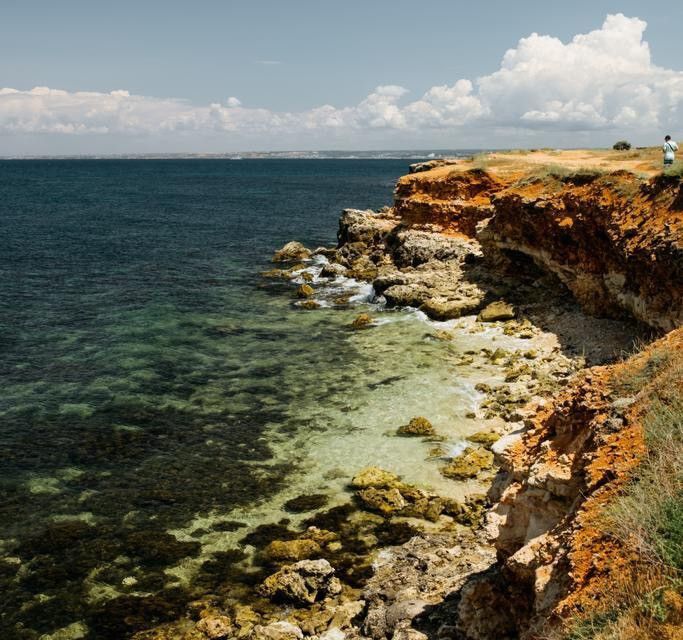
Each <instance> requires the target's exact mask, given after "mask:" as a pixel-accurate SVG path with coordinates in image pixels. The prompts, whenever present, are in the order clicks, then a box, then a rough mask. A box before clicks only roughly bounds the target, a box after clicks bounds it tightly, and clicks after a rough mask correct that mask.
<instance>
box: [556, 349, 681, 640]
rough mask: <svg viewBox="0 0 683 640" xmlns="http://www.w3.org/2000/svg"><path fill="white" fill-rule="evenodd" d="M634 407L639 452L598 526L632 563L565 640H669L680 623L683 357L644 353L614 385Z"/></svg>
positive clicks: (675, 351) (664, 352)
mask: <svg viewBox="0 0 683 640" xmlns="http://www.w3.org/2000/svg"><path fill="white" fill-rule="evenodd" d="M615 391H616V392H617V393H618V394H619V395H620V396H622V397H625V398H628V399H629V400H630V399H633V400H634V406H635V407H638V409H637V410H636V412H635V414H634V418H635V419H638V420H640V422H641V424H642V426H643V431H644V436H645V441H646V445H647V452H646V454H645V456H644V458H643V460H642V462H641V464H640V465H639V466H638V467H637V469H636V470H635V472H634V474H633V479H632V481H631V482H630V483H629V484H628V485H627V487H626V489H625V491H624V492H623V494H622V495H620V496H619V497H618V498H617V499H616V500H615V501H614V502H613V503H612V505H611V506H610V508H609V509H608V512H607V514H606V517H605V519H604V521H603V522H602V523H601V526H603V527H604V529H605V532H606V533H608V534H611V535H613V536H615V537H616V538H618V539H619V540H621V542H622V543H623V545H624V549H625V552H626V553H632V554H633V557H634V559H635V562H634V563H633V566H632V569H633V571H632V574H630V575H628V576H623V579H622V580H619V581H617V582H615V584H614V585H612V589H611V591H610V593H609V595H607V594H605V599H604V600H603V602H601V603H600V606H599V609H598V610H597V611H594V612H592V613H590V614H587V615H585V616H583V617H578V618H575V619H574V620H573V621H571V622H570V625H569V629H570V631H569V632H568V634H567V635H566V636H565V637H566V638H567V640H588V639H589V638H590V639H600V640H637V639H640V638H642V639H650V638H653V639H654V638H676V637H680V636H677V635H676V633H680V629H681V625H682V624H683V467H682V466H681V460H683V393H682V391H683V353H681V350H680V348H678V349H675V348H674V349H671V345H668V344H665V345H663V346H661V347H659V348H658V349H655V350H652V351H649V352H648V351H647V350H646V356H644V357H642V358H638V359H637V360H636V362H635V364H634V366H633V367H632V368H630V369H627V370H626V372H625V373H623V374H621V375H620V376H619V378H618V379H617V380H616V381H615Z"/></svg>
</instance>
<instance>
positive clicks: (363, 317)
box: [351, 313, 375, 329]
mask: <svg viewBox="0 0 683 640" xmlns="http://www.w3.org/2000/svg"><path fill="white" fill-rule="evenodd" d="M374 321H375V319H374V318H373V317H372V316H371V315H369V314H367V313H361V314H359V315H358V316H356V318H355V320H354V321H353V322H352V323H351V328H353V329H367V328H368V327H371V326H372V323H373V322H374Z"/></svg>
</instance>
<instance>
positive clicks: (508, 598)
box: [458, 329, 683, 640]
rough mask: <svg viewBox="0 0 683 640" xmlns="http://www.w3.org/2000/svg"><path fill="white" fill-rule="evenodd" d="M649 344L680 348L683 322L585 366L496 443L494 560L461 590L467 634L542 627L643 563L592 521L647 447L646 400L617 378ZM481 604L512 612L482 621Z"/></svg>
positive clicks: (490, 519) (592, 602) (535, 632)
mask: <svg viewBox="0 0 683 640" xmlns="http://www.w3.org/2000/svg"><path fill="white" fill-rule="evenodd" d="M652 350H659V351H660V352H667V353H677V354H678V357H681V356H680V354H681V353H682V352H683V329H679V330H677V331H674V332H671V333H670V334H669V335H667V336H666V337H665V338H663V339H662V340H660V341H659V342H657V343H654V344H653V345H652V346H650V347H648V348H646V350H645V352H644V353H641V354H638V355H637V356H634V358H633V359H632V360H631V361H627V362H625V363H623V364H618V365H612V366H606V367H595V368H592V369H588V370H586V371H585V372H584V373H582V374H580V375H579V376H577V378H576V379H575V380H574V382H573V383H572V385H571V386H570V387H569V388H568V389H567V390H566V391H565V392H564V393H562V394H561V395H560V396H559V397H557V399H556V400H555V401H554V402H552V403H549V404H548V405H547V406H539V407H538V408H537V411H536V414H535V415H534V416H533V417H532V418H531V419H529V420H528V421H527V423H526V427H525V429H524V431H522V432H516V433H512V434H509V435H508V436H505V437H504V438H503V439H501V440H499V441H498V442H497V443H496V444H494V445H493V450H494V454H495V456H496V460H497V462H498V463H499V464H500V465H501V470H500V472H499V474H498V477H497V479H496V482H495V483H494V485H493V487H492V489H491V491H490V493H489V497H490V499H492V500H493V501H495V504H494V506H493V507H492V508H491V509H490V510H489V512H488V514H487V516H486V530H487V534H488V536H489V537H490V539H491V540H492V541H493V543H494V546H495V548H496V552H497V557H498V565H497V569H496V570H495V571H492V572H489V574H488V575H486V576H481V577H479V578H478V579H477V580H476V581H473V582H472V583H471V584H469V585H468V586H467V587H466V588H465V589H464V590H463V592H462V597H461V600H460V604H459V612H458V616H459V625H460V630H461V632H462V633H463V634H464V636H465V637H467V638H468V639H472V640H488V639H489V638H494V637H495V638H498V637H506V634H511V635H512V637H519V638H523V639H524V638H529V639H531V638H538V637H546V635H547V633H548V632H549V630H550V629H552V628H553V626H555V625H556V624H557V623H559V622H560V621H561V620H562V619H564V618H566V616H567V615H570V614H572V613H575V612H577V611H587V610H588V611H590V609H591V608H592V607H595V606H596V605H597V604H598V603H599V601H600V599H601V598H602V597H603V596H604V595H605V594H606V593H607V592H608V591H609V590H610V589H611V587H612V586H613V585H614V584H616V583H618V582H619V580H620V577H621V576H623V575H628V572H629V571H630V570H632V568H633V567H635V566H638V564H639V560H638V558H637V557H634V555H633V551H632V550H631V551H629V550H628V549H626V548H625V547H623V546H622V545H621V544H620V543H619V542H618V541H617V540H616V539H615V538H613V537H611V536H608V535H607V534H606V533H604V530H603V529H601V527H599V526H596V525H597V524H598V523H599V522H600V519H601V518H602V517H603V514H604V512H605V507H606V505H608V504H609V503H610V501H611V500H613V499H614V498H615V496H617V495H618V494H619V491H620V490H621V488H622V487H624V486H625V484H626V483H627V482H628V481H629V480H630V478H631V473H632V471H633V469H634V468H635V467H636V466H637V464H638V463H639V461H640V459H641V457H642V455H643V453H644V451H645V442H644V436H643V428H642V424H641V423H640V421H639V418H638V416H639V412H640V411H641V410H642V408H643V403H644V402H646V400H644V398H643V396H642V394H641V395H635V396H631V395H628V394H629V393H632V392H633V391H637V390H630V389H629V390H627V391H624V390H623V389H621V388H620V385H619V384H618V383H617V382H615V381H618V380H620V379H622V378H623V377H624V376H625V375H626V376H627V375H628V373H627V372H628V371H630V370H631V369H632V368H633V367H634V366H635V365H634V363H637V362H638V361H639V360H643V359H645V358H647V357H648V352H650V351H652ZM625 372H626V373H625ZM647 382H648V380H645V382H644V383H643V384H645V383H647ZM624 394H627V395H624ZM482 609H486V610H490V611H492V612H495V611H504V612H506V614H505V616H502V617H496V616H493V617H491V618H489V619H488V620H487V621H486V625H484V627H482V624H481V620H480V619H479V618H478V617H477V616H476V615H475V612H478V611H481V610H482ZM644 637H645V636H644Z"/></svg>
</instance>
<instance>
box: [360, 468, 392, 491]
mask: <svg viewBox="0 0 683 640" xmlns="http://www.w3.org/2000/svg"><path fill="white" fill-rule="evenodd" d="M398 484H400V480H399V477H398V476H397V475H396V474H395V473H391V472H390V471H385V470H384V469H380V468H379V467H365V469H361V470H360V471H359V472H358V473H357V474H356V475H355V476H354V477H353V480H351V486H352V487H353V488H354V489H365V488H367V487H380V488H381V487H395V486H397V485H398Z"/></svg>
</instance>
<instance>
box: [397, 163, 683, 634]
mask: <svg viewBox="0 0 683 640" xmlns="http://www.w3.org/2000/svg"><path fill="white" fill-rule="evenodd" d="M463 164H464V166H462V167H460V168H457V169H456V168H455V167H452V166H446V167H438V168H435V169H432V170H429V171H426V172H420V173H415V174H412V175H408V176H405V177H404V178H402V179H401V180H400V181H399V183H398V185H397V189H396V200H395V209H394V211H395V214H396V215H397V216H398V217H399V218H400V219H401V225H405V226H410V227H413V228H423V229H429V230H430V231H431V232H438V233H443V234H448V235H452V236H464V237H467V238H473V239H476V240H477V241H478V242H479V244H480V248H481V251H482V255H483V259H484V260H485V261H486V262H487V263H488V264H489V265H494V266H495V267H497V268H499V269H500V270H501V272H502V273H505V272H507V273H508V274H512V273H517V274H519V273H523V272H524V270H525V269H527V268H528V266H529V262H531V263H533V265H534V266H535V267H538V268H539V269H541V270H542V271H544V272H546V273H548V274H552V275H553V276H555V277H556V278H557V279H558V280H559V282H561V283H562V284H563V285H564V286H565V287H566V288H567V290H568V291H569V292H570V293H571V295H572V296H573V297H574V298H575V299H576V300H577V301H578V302H579V303H580V304H581V306H582V307H583V308H584V309H585V310H586V312H588V313H590V314H594V315H601V316H609V317H624V316H631V317H633V318H635V319H636V320H638V321H640V322H642V323H644V324H647V325H649V326H650V327H652V328H654V329H655V330H657V331H659V332H665V331H668V332H670V333H668V335H666V336H664V337H663V338H661V339H660V340H659V341H656V342H654V343H653V344H651V345H649V346H647V347H644V348H643V349H642V350H641V352H640V353H639V354H637V355H635V356H633V357H632V358H630V359H629V360H627V361H625V362H623V363H620V364H615V365H611V366H606V367H593V368H589V369H586V370H585V371H583V372H581V373H580V374H578V375H577V376H576V377H575V378H574V380H573V381H572V382H571V384H570V385H569V386H568V388H567V389H566V390H565V391H564V392H563V393H562V394H560V395H559V396H558V397H556V398H554V399H553V400H552V401H551V402H543V401H541V402H538V403H536V405H535V406H533V404H532V405H531V406H529V407H527V410H530V411H531V412H532V414H533V415H532V417H530V418H528V419H527V420H525V425H524V428H522V429H518V430H516V431H514V432H512V433H510V434H509V435H508V436H506V437H505V438H503V439H502V440H501V441H499V442H498V443H496V444H495V445H494V451H495V454H496V460H497V462H498V464H499V465H500V472H499V474H498V477H497V479H496V481H495V483H494V486H493V487H492V489H491V491H490V493H489V497H490V499H491V501H492V503H493V506H492V508H491V509H490V511H489V512H488V514H487V516H486V533H487V535H488V536H489V538H490V539H491V540H492V542H493V544H494V546H495V548H496V551H497V555H498V563H497V564H496V565H495V566H494V567H493V568H492V569H491V570H489V571H488V572H486V573H485V574H483V575H480V576H476V577H474V578H472V579H471V580H470V581H469V582H468V583H467V584H466V585H465V586H464V587H463V588H462V589H461V590H460V592H459V593H458V594H457V596H456V597H455V600H456V604H455V605H454V606H452V608H451V609H450V616H451V617H452V619H453V620H457V623H456V625H457V628H458V632H459V633H460V634H462V637H465V638H476V639H486V638H505V637H509V638H516V637H521V638H540V637H550V635H552V634H555V635H554V636H553V637H566V636H565V635H564V634H565V633H571V629H573V628H574V629H578V628H579V627H581V625H582V624H583V625H587V626H586V627H585V629H584V630H583V631H582V633H585V634H588V635H574V636H571V637H581V638H583V637H586V638H588V637H591V638H593V637H596V638H608V637H609V638H636V637H638V638H650V637H661V638H677V637H681V635H680V634H683V627H682V626H681V625H682V623H683V616H682V615H681V613H682V611H683V608H682V607H681V597H680V581H679V582H676V580H677V579H678V578H676V575H677V571H678V569H677V567H676V566H675V562H674V563H673V564H672V563H671V562H668V563H667V562H666V560H665V559H664V560H663V558H662V553H663V552H661V550H660V551H657V550H656V549H654V547H655V546H656V545H655V544H653V543H651V542H647V540H645V539H646V538H647V536H648V535H649V534H648V532H647V531H645V532H644V531H641V530H638V531H635V530H634V531H633V532H632V533H629V532H628V531H626V532H624V531H623V530H622V531H621V532H620V533H621V535H619V532H618V528H619V527H618V526H617V525H615V524H614V522H613V521H614V519H615V518H617V519H618V517H619V516H618V514H617V516H615V515H614V512H615V510H616V509H618V506H619V505H618V503H619V501H622V502H624V501H627V500H629V499H632V498H633V496H631V495H630V494H632V493H633V494H635V495H636V498H635V499H638V498H640V499H641V500H645V501H647V500H649V499H650V498H652V501H653V502H655V503H656V502H657V500H656V499H654V498H653V497H651V496H647V495H646V494H644V495H638V484H643V483H644V482H645V481H646V480H647V481H649V482H650V483H651V484H653V485H654V486H657V485H659V487H660V488H661V490H662V491H665V492H666V491H668V492H669V493H670V494H671V495H673V496H674V498H667V500H669V502H668V504H669V507H671V504H673V505H674V507H672V508H673V513H674V515H673V516H671V517H674V518H675V517H677V516H676V515H675V513H676V509H677V508H678V507H676V506H675V505H676V504H678V503H677V502H676V500H678V498H676V497H675V496H679V495H680V490H681V478H680V469H678V470H675V469H674V470H673V471H672V472H671V477H668V478H658V477H656V475H657V473H660V474H661V473H663V472H664V467H662V464H663V463H661V461H658V462H657V465H658V466H656V468H654V469H652V468H650V467H652V466H653V463H652V460H653V459H654V458H656V457H657V455H659V454H658V453H657V452H656V451H654V450H653V446H654V443H653V441H652V435H651V434H649V433H648V429H649V426H648V425H649V422H651V421H652V416H651V414H652V413H653V409H652V407H653V406H657V407H662V406H663V407H664V408H665V410H666V413H665V418H664V421H665V422H666V425H667V426H665V427H659V429H660V431H662V430H663V431H664V432H665V435H664V436H661V434H660V436H659V437H660V440H661V439H662V438H663V443H664V445H665V447H667V449H670V452H669V454H670V455H671V456H676V455H679V454H680V438H681V422H680V420H681V415H680V402H681V391H682V390H683V381H682V380H681V362H682V361H683V333H681V331H682V330H681V329H678V327H680V326H681V324H683V185H682V184H681V181H680V179H679V178H677V177H667V176H663V175H660V176H654V177H651V178H646V179H644V178H643V177H638V176H636V175H634V174H633V173H631V172H629V171H623V170H616V171H612V172H608V171H602V170H595V169H588V170H586V169H581V168H578V169H577V168H573V169H566V168H562V167H552V168H547V167H533V168H529V167H527V168H526V170H525V171H524V172H520V171H519V170H518V169H517V168H516V167H514V166H510V164H509V163H506V162H505V160H503V162H501V163H500V165H499V170H496V169H495V168H493V167H488V169H487V168H481V167H472V166H471V163H463ZM503 277H504V276H503ZM424 308H425V311H427V312H429V305H426V306H425V307H424ZM659 410H660V409H658V411H659ZM658 444H659V445H661V444H662V442H661V441H660V442H659V443H658ZM648 474H650V475H652V474H654V476H655V477H650V478H649V480H648V478H647V476H648ZM641 476H645V478H646V480H643V479H642V478H641ZM641 494H643V491H642V490H641ZM615 504H616V505H617V506H615ZM639 508H640V507H635V506H632V507H631V509H632V510H633V511H635V512H637V511H638V509H639ZM657 508H658V507H657V505H656V504H654V505H652V507H651V506H650V505H647V506H646V507H644V511H648V510H650V511H654V510H656V509H657ZM621 517H622V518H626V516H624V515H622V516H621ZM631 517H632V516H631ZM638 517H640V516H638ZM642 517H643V518H645V516H644V515H643V516H642ZM648 517H649V518H651V519H652V520H654V519H655V518H656V516H653V515H651V514H650V515H648ZM632 520H633V517H632ZM610 521H611V522H610ZM631 525H632V526H634V528H635V529H640V528H641V523H639V522H638V520H637V518H636V519H635V520H634V521H632V522H631ZM648 526H650V528H653V527H654V528H655V529H656V526H657V525H655V524H653V523H652V522H651V523H649V524H645V523H643V524H642V529H643V530H645V529H647V527H648ZM615 527H616V529H617V532H616V533H615ZM661 528H662V527H661V526H660V529H661ZM664 529H666V527H664ZM679 533H680V532H679ZM657 535H661V536H664V537H666V535H665V534H662V533H661V532H660V533H658V534H657ZM666 544H669V546H670V547H675V548H676V549H678V548H679V547H680V544H681V541H680V539H679V540H677V541H676V540H674V541H673V542H671V541H668V542H666ZM672 566H673V569H672ZM672 573H673V576H674V577H672ZM643 576H647V578H643ZM671 585H678V587H676V586H673V587H672V586H671ZM634 593H635V594H638V595H637V596H634V595H633V594H634ZM620 594H621V595H620ZM624 594H629V595H624ZM652 594H656V595H654V596H653V595H652ZM652 598H654V599H655V600H657V607H659V608H658V613H657V614H656V615H655V614H653V613H652V611H651V609H652V606H653V605H652V604H651V603H650V600H652ZM634 603H635V604H634ZM643 603H645V604H643ZM596 620H597V622H596ZM431 631H432V632H433V631H434V630H431ZM549 634H550V635H549ZM610 634H611V635H610ZM567 637H569V636H567Z"/></svg>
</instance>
